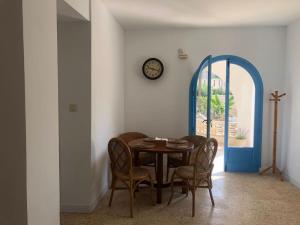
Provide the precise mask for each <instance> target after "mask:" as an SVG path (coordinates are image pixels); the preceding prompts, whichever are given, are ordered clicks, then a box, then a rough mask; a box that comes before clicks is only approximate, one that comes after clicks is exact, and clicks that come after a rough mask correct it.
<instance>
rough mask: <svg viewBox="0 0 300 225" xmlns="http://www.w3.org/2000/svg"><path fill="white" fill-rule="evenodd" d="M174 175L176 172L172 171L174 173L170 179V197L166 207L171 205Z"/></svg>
mask: <svg viewBox="0 0 300 225" xmlns="http://www.w3.org/2000/svg"><path fill="white" fill-rule="evenodd" d="M175 174H176V172H175V171H174V173H173V175H172V177H171V196H170V199H169V201H168V205H170V204H171V202H172V199H173V195H174V178H175Z"/></svg>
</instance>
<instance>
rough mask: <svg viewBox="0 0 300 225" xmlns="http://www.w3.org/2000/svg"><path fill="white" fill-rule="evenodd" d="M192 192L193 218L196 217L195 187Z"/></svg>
mask: <svg viewBox="0 0 300 225" xmlns="http://www.w3.org/2000/svg"><path fill="white" fill-rule="evenodd" d="M191 191H192V195H193V208H192V217H194V216H195V187H192V189H191Z"/></svg>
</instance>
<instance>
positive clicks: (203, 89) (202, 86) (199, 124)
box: [196, 67, 208, 137]
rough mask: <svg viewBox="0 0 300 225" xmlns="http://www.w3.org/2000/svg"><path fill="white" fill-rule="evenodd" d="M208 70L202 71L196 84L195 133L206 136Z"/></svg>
mask: <svg viewBox="0 0 300 225" xmlns="http://www.w3.org/2000/svg"><path fill="white" fill-rule="evenodd" d="M207 77H208V70H207V67H206V68H205V69H204V70H203V71H202V74H201V76H200V77H199V79H198V84H197V109H196V110H197V111H196V134H197V135H201V136H204V137H206V136H207V97H208V79H207Z"/></svg>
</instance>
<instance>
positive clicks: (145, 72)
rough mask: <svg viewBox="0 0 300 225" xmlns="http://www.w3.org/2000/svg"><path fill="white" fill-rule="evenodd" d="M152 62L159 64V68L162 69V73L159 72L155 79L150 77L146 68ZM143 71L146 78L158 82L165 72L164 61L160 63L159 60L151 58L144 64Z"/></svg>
mask: <svg viewBox="0 0 300 225" xmlns="http://www.w3.org/2000/svg"><path fill="white" fill-rule="evenodd" d="M150 61H154V62H156V63H158V65H159V67H160V71H159V73H158V74H157V75H156V76H155V77H153V76H150V75H149V74H148V73H147V71H146V66H147V65H148V63H149V62H150ZM142 70H143V74H144V76H145V77H146V78H147V79H150V80H156V79H158V78H160V77H161V76H162V74H163V72H164V65H163V63H162V61H160V60H159V59H157V58H149V59H147V60H146V61H145V62H144V63H143V67H142Z"/></svg>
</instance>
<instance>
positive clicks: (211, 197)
mask: <svg viewBox="0 0 300 225" xmlns="http://www.w3.org/2000/svg"><path fill="white" fill-rule="evenodd" d="M208 190H209V195H210V200H211V204H212V205H213V206H215V201H214V197H213V194H212V191H211V188H208Z"/></svg>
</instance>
